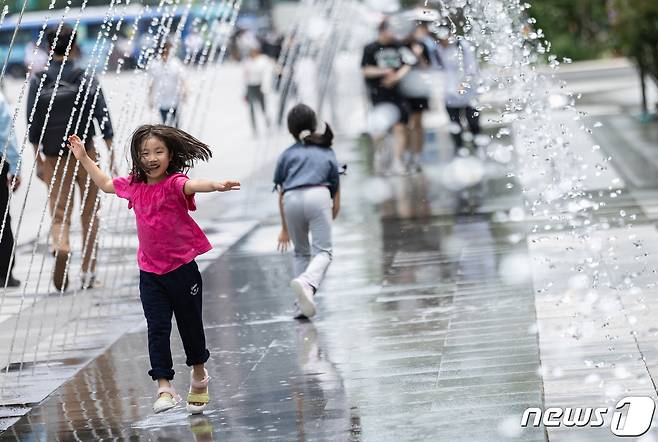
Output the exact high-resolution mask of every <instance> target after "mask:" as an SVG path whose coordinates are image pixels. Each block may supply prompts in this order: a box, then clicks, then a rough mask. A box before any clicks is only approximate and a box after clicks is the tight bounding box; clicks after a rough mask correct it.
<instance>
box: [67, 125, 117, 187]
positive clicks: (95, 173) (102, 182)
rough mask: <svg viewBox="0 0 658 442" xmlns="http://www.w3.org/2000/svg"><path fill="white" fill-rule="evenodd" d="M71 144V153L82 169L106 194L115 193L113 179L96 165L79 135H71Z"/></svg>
mask: <svg viewBox="0 0 658 442" xmlns="http://www.w3.org/2000/svg"><path fill="white" fill-rule="evenodd" d="M69 144H70V149H71V152H73V155H74V156H75V158H76V159H77V160H78V161H80V164H81V165H82V167H84V168H85V170H86V171H87V173H89V176H90V177H91V179H92V180H93V181H94V183H96V185H97V186H98V188H99V189H101V190H102V191H103V192H105V193H115V192H114V183H113V182H112V178H110V177H109V176H108V175H107V174H106V173H105V172H103V171H102V170H101V169H100V168H99V167H98V165H96V163H95V162H94V161H93V160H92V159H91V158H89V155H87V151H86V150H85V146H84V144H82V140H80V138H79V137H78V136H77V135H71V136H70V137H69Z"/></svg>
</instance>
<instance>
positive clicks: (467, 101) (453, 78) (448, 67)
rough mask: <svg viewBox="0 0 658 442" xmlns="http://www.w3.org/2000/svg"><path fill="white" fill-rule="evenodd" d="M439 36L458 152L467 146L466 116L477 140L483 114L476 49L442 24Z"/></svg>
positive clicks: (438, 48) (449, 114) (445, 88)
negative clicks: (479, 103) (481, 112)
mask: <svg viewBox="0 0 658 442" xmlns="http://www.w3.org/2000/svg"><path fill="white" fill-rule="evenodd" d="M436 37H437V39H438V40H439V44H438V46H437V55H438V59H439V63H440V65H441V69H442V70H443V75H444V81H445V87H444V98H445V105H446V110H447V111H448V116H449V117H450V121H451V128H450V133H451V135H452V139H453V142H454V144H455V151H459V150H460V149H461V148H463V147H464V137H463V132H464V126H463V124H462V118H463V117H465V118H466V121H467V122H468V127H469V130H470V132H471V135H472V137H473V138H474V139H475V137H477V135H479V134H480V117H479V112H478V111H477V110H476V109H475V107H476V106H477V95H478V94H477V88H478V86H479V84H478V82H479V74H478V73H479V69H478V63H477V58H476V56H475V48H474V47H473V46H471V44H470V43H469V42H468V41H466V40H464V39H463V38H461V37H457V36H455V35H453V34H452V32H451V30H450V28H448V27H447V26H441V27H439V28H438V29H437V31H436Z"/></svg>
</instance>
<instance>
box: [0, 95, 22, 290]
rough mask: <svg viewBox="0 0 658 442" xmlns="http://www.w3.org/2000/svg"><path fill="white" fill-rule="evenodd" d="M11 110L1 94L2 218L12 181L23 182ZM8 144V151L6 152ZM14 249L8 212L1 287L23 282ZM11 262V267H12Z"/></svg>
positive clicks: (0, 248) (0, 247)
mask: <svg viewBox="0 0 658 442" xmlns="http://www.w3.org/2000/svg"><path fill="white" fill-rule="evenodd" d="M10 132H11V112H10V111H9V105H8V104H7V102H6V101H5V98H4V97H3V96H2V95H0V156H2V157H4V165H3V166H2V172H1V173H0V219H2V217H4V215H5V211H6V210H7V205H8V204H9V193H10V189H11V185H12V181H13V180H16V183H15V184H14V189H13V190H16V189H17V188H18V186H19V185H20V183H21V177H20V174H19V171H18V162H19V158H20V156H19V153H18V148H17V145H16V137H15V136H14V135H12V134H11V133H10ZM5 146H6V153H5V150H4V149H5ZM13 250H14V234H13V232H12V230H11V216H10V214H9V213H7V219H6V220H5V227H4V229H3V231H2V238H1V239H0V287H3V286H4V284H5V281H6V282H7V287H18V286H20V285H21V282H20V281H19V280H18V279H16V278H14V276H13V275H12V270H13V267H14V262H13V261H12V253H13ZM10 262H11V267H10V265H9V264H10Z"/></svg>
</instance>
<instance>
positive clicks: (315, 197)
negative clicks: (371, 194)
mask: <svg viewBox="0 0 658 442" xmlns="http://www.w3.org/2000/svg"><path fill="white" fill-rule="evenodd" d="M332 205H333V203H332V201H331V196H330V194H329V189H328V188H326V187H307V188H302V189H296V190H289V191H287V192H286V193H285V194H284V195H283V210H284V213H285V216H286V222H287V223H288V233H289V234H290V239H292V243H293V245H294V250H295V257H294V261H293V270H294V272H295V277H301V278H303V279H304V280H306V282H308V283H309V284H311V285H312V286H313V287H315V288H316V289H317V288H319V287H320V283H321V282H322V278H324V273H325V272H326V271H327V267H329V264H331V259H332V250H331V208H332ZM309 232H310V234H311V238H312V240H311V244H310V246H309V238H308V234H309ZM311 252H313V253H312V255H311Z"/></svg>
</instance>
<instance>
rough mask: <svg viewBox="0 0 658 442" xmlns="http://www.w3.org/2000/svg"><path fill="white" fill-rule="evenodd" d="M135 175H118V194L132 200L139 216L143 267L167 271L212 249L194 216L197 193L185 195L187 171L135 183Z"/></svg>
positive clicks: (147, 270)
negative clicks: (148, 181)
mask: <svg viewBox="0 0 658 442" xmlns="http://www.w3.org/2000/svg"><path fill="white" fill-rule="evenodd" d="M131 180H132V177H131V176H127V177H119V178H114V180H112V182H113V183H114V191H115V192H116V194H117V196H119V197H121V198H125V199H127V200H128V208H129V209H130V208H132V209H133V210H134V211H135V217H136V218H137V237H138V238H139V249H138V250H137V264H138V265H139V268H140V269H141V270H144V271H146V272H151V273H155V274H158V275H163V274H165V273H168V272H171V271H172V270H175V269H177V268H178V267H180V266H182V265H183V264H187V263H188V262H190V261H192V260H193V259H194V258H196V257H197V256H198V255H201V254H202V253H206V252H207V251H208V250H210V249H212V246H211V245H210V242H208V238H206V235H205V234H204V233H203V231H202V230H201V228H200V227H199V226H198V225H197V223H196V222H195V221H194V220H193V219H192V217H191V216H190V214H189V213H188V211H189V210H196V205H195V204H194V195H185V193H184V192H183V186H184V185H185V182H186V181H187V180H189V177H188V176H187V175H184V174H182V173H175V174H173V175H169V176H168V177H167V178H165V179H164V180H162V181H160V182H159V183H156V184H146V183H138V182H133V183H131Z"/></svg>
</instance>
